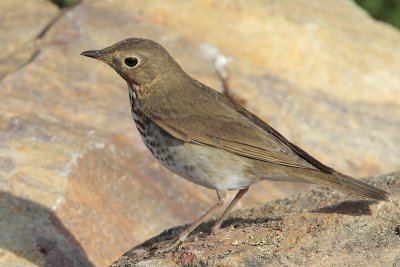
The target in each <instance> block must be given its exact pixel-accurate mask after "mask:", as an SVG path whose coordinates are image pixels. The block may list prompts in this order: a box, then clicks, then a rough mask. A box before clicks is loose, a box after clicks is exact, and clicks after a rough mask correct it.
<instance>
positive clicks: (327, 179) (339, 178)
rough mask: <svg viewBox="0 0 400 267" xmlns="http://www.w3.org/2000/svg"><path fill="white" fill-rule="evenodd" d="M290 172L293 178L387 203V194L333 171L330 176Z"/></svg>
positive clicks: (315, 171)
mask: <svg viewBox="0 0 400 267" xmlns="http://www.w3.org/2000/svg"><path fill="white" fill-rule="evenodd" d="M291 172H293V174H294V175H295V176H297V177H299V178H302V179H304V180H306V181H309V182H312V183H316V184H321V185H327V186H331V187H333V188H336V189H339V190H342V191H346V192H349V193H353V194H355V195H358V196H362V197H367V198H372V199H376V200H384V201H389V193H388V192H386V191H384V190H382V189H379V188H377V187H374V186H372V185H369V184H367V183H365V182H362V181H360V180H357V179H354V178H353V177H350V176H348V175H345V174H342V173H340V172H337V171H334V170H333V172H332V174H329V173H324V172H321V171H317V170H307V171H305V170H304V169H295V168H293V169H292V170H291Z"/></svg>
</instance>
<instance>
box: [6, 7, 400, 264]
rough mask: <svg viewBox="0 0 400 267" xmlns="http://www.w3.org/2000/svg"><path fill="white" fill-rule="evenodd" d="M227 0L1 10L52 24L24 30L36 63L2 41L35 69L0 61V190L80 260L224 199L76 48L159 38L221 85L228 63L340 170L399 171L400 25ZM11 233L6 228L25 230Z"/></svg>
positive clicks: (103, 257) (235, 78)
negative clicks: (157, 143)
mask: <svg viewBox="0 0 400 267" xmlns="http://www.w3.org/2000/svg"><path fill="white" fill-rule="evenodd" d="M44 2H46V1H44ZM2 3H3V2H2ZM24 3H25V2H24ZM32 3H38V2H37V1H32ZM222 3H223V2H221V3H220V2H215V1H197V2H196V1H192V2H190V1H168V3H167V2H164V1H122V0H120V1H86V2H83V3H81V4H79V5H77V6H75V7H73V8H72V9H71V10H69V11H67V12H65V13H64V14H63V15H62V16H61V17H59V19H58V20H57V21H55V20H52V19H51V16H50V15H43V14H53V16H54V17H53V18H58V13H57V12H56V11H54V7H53V6H49V7H43V9H46V10H42V11H40V12H43V13H38V14H39V15H35V10H36V9H34V8H33V7H32V8H29V7H28V8H26V9H24V8H25V6H24V5H22V3H20V2H18V1H12V4H13V5H14V7H12V8H9V9H1V11H0V12H3V10H14V9H15V10H17V9H18V10H19V11H20V12H22V11H21V10H23V11H24V12H27V14H32V16H33V17H35V16H40V17H41V20H40V21H41V22H40V23H36V24H35V23H27V24H32V25H33V26H32V27H37V28H35V29H36V30H35V31H32V34H28V35H25V36H24V35H23V33H21V36H22V37H23V38H26V39H24V42H25V40H27V42H28V41H29V40H32V41H33V42H34V46H33V47H34V49H33V50H32V51H38V53H37V54H35V55H36V56H35V57H34V58H33V59H32V60H28V61H26V58H28V59H29V58H31V56H32V53H31V52H30V51H31V50H29V49H27V48H25V47H24V46H23V44H22V43H24V42H18V41H11V39H12V38H14V37H12V36H13V35H12V34H11V33H7V32H5V33H4V34H3V35H2V36H1V38H4V40H10V44H12V47H13V48H12V49H11V50H9V51H8V50H7V51H8V52H7V54H10V53H11V54H13V55H14V56H16V57H19V56H21V57H22V58H24V60H21V61H18V62H23V63H24V64H22V65H21V64H20V63H18V64H17V65H15V66H18V67H17V68H15V66H14V65H13V66H14V67H12V68H10V67H9V65H6V64H2V65H1V68H3V67H4V66H6V68H5V69H6V72H4V73H6V74H7V76H5V77H3V79H2V80H1V81H0V106H1V107H2V112H1V114H0V148H1V149H0V190H2V191H5V192H7V194H8V193H9V194H11V195H12V196H14V197H16V198H18V199H20V198H21V199H26V200H27V201H30V202H34V203H36V204H37V206H34V207H37V208H38V207H43V208H44V209H47V210H46V212H47V211H48V213H49V214H52V215H51V216H55V218H58V220H59V221H60V223H61V224H62V229H65V230H67V235H65V236H73V237H74V239H75V240H76V241H77V242H76V243H75V242H72V241H69V240H70V239H68V237H66V238H65V240H66V241H65V244H67V243H68V244H70V245H69V246H71V247H74V246H75V245H76V244H79V246H75V248H74V250H72V248H71V250H68V249H64V248H63V249H62V250H61V251H71V253H72V252H73V253H76V255H77V256H76V258H77V259H78V258H80V257H83V256H82V255H85V253H84V252H82V250H83V251H85V252H86V254H87V257H88V259H86V260H87V261H89V260H90V261H91V262H93V263H94V264H95V265H107V264H110V263H111V262H112V261H113V260H115V258H117V257H118V256H119V255H121V254H122V253H123V252H124V251H127V250H128V249H129V248H130V247H132V246H133V245H134V244H138V243H139V242H142V241H143V240H146V239H148V238H149V237H150V236H152V235H154V234H156V233H158V232H160V231H162V230H163V229H165V228H168V227H172V226H174V225H179V224H181V223H183V222H191V221H192V220H193V219H194V218H196V217H197V216H199V215H201V214H202V213H203V212H204V210H206V209H207V208H209V206H211V205H212V204H213V203H214V201H215V195H214V192H211V191H209V190H206V189H203V188H200V187H198V186H195V185H192V184H190V183H188V182H186V181H184V180H183V179H179V178H177V177H174V176H173V175H172V174H170V173H169V172H167V171H165V170H164V169H162V168H161V167H160V165H159V164H157V163H156V162H155V161H154V160H153V159H152V158H151V156H150V154H149V153H148V152H147V151H146V149H145V147H144V145H142V143H141V141H140V138H139V136H138V134H137V131H136V129H135V128H134V125H133V122H132V120H131V115H130V113H129V107H128V99H127V92H126V88H125V87H126V85H125V84H124V82H123V81H122V79H120V78H119V77H118V76H117V75H116V74H115V73H114V72H113V71H112V70H111V69H110V68H109V67H107V66H105V65H102V64H99V63H96V62H93V61H90V60H88V59H86V58H83V57H81V56H79V53H80V52H82V51H83V50H87V49H97V48H102V47H105V46H107V45H109V44H111V43H114V42H116V41H119V40H121V39H123V38H127V37H131V36H141V37H147V38H151V39H154V40H156V41H158V42H160V43H162V44H163V45H164V46H165V47H166V48H167V49H168V50H169V51H170V52H171V54H172V55H173V56H174V57H175V58H176V59H177V60H178V62H179V63H181V65H182V67H183V68H184V69H185V70H186V71H187V72H188V73H190V74H191V75H193V76H194V77H196V78H198V79H200V80H201V81H203V82H205V83H206V84H208V85H210V86H212V87H214V88H216V89H219V90H220V89H221V81H220V80H219V79H218V76H217V75H216V73H215V66H214V65H215V64H214V63H215V60H216V59H219V60H223V59H224V58H225V59H226V58H231V61H230V62H229V63H228V65H227V66H226V68H227V69H228V71H229V73H230V76H229V83H230V85H231V87H232V93H233V94H234V96H237V97H239V98H242V99H244V100H245V105H246V107H247V108H249V109H250V110H252V111H254V112H255V113H257V114H259V115H260V117H262V118H264V119H265V120H267V121H269V122H270V123H271V124H272V125H273V126H274V127H275V128H277V129H278V130H279V131H281V132H282V133H284V134H285V135H286V136H288V137H289V138H290V139H291V140H293V141H294V142H295V143H297V144H298V145H300V146H301V147H303V148H305V149H306V150H308V151H309V152H311V153H312V154H313V155H315V156H316V157H318V158H320V159H321V160H323V161H325V162H326V163H328V164H330V165H332V166H333V167H336V168H337V169H339V170H340V171H343V172H347V173H349V174H352V175H356V176H359V175H372V174H375V173H378V172H386V171H390V170H393V169H399V167H400V162H399V161H398V158H399V153H400V152H399V151H400V149H399V148H400V147H399V146H400V136H399V135H398V132H399V130H400V121H399V118H400V114H399V113H400V110H399V108H398V107H399V99H400V89H399V88H400V82H399V79H400V78H399V76H398V75H397V74H398V69H400V68H399V64H400V63H399V62H400V61H399V60H398V59H399V53H400V52H399V50H398V46H399V45H400V35H399V33H398V32H395V31H394V30H393V29H391V28H390V27H388V26H386V25H383V24H381V23H377V22H375V21H373V20H371V19H370V18H369V17H367V16H366V15H365V14H364V13H363V12H362V11H360V10H359V9H358V8H356V7H355V6H354V5H353V4H351V2H348V1H344V0H340V1H339V0H338V1H335V3H331V2H329V1H317V0H315V1H306V0H302V1H300V0H298V1H296V2H294V1H257V2H256V1H255V2H254V3H253V4H252V5H251V6H250V5H248V4H246V2H245V1H235V2H229V3H226V6H225V5H222ZM47 4H48V3H47V2H46V5H47ZM176 10H181V11H180V12H176ZM29 12H31V13H29ZM204 14H207V15H206V16H205V15H204ZM4 17H6V16H3V18H4ZM17 19H19V17H12V18H10V20H11V22H9V24H7V25H14V24H13V23H12V21H15V20H17ZM222 20H224V21H229V22H230V23H221V21H222ZM52 21H55V22H54V24H51V27H50V28H48V30H45V31H43V30H44V29H45V28H46V25H49V24H48V23H51V22H52ZM15 23H16V22H15ZM19 23H22V22H19ZM2 25H6V24H2ZM15 25H18V24H15ZM182 25H184V27H182ZM360 25H367V26H366V27H367V29H365V28H360ZM40 27H42V29H40ZM40 32H44V34H42V35H40V38H36V39H35V36H37V35H38V33H40ZM13 34H14V33H13ZM8 35H11V37H7V36H8ZM22 37H18V38H22ZM18 38H16V39H17V40H18ZM371 40H372V41H373V42H372V41H371ZM3 44H4V42H3ZM13 51H23V52H24V53H25V52H26V53H27V55H28V56H27V57H24V56H23V53H22V52H21V53H19V52H18V53H17V52H15V53H12V52H13ZM3 62H7V61H6V60H5V61H4V60H2V63H3ZM10 70H14V71H10ZM0 72H1V73H3V72H2V70H0ZM0 76H1V75H0ZM382 80H384V82H382ZM382 86H385V87H384V90H383V89H381V87H382ZM382 129H384V130H382ZM338 144H340V145H338ZM303 188H304V187H303ZM297 190H299V185H298V184H274V183H269V182H266V183H260V184H258V185H256V186H254V187H253V188H251V190H250V192H249V194H248V196H247V198H246V199H244V201H243V202H241V203H239V204H240V205H242V207H243V206H246V205H247V206H248V205H250V204H254V203H260V202H265V201H267V200H269V199H273V198H276V197H282V196H284V195H285V194H287V193H290V192H294V191H297ZM240 205H239V207H240ZM37 208H32V209H28V210H27V212H28V213H29V212H30V213H32V214H35V212H36V209H37ZM2 214H3V213H0V217H2ZM39 214H42V213H39ZM32 216H33V215H32ZM49 216H50V215H49ZM12 218H13V221H15V222H17V221H18V222H21V223H26V220H24V219H23V218H22V217H21V218H20V217H18V216H17V215H16V216H14V217H12ZM10 223H11V222H10ZM41 223H42V221H40V220H39V219H38V220H34V221H33V224H39V225H40V224H41ZM43 223H44V224H46V223H45V222H43ZM21 227H22V228H23V226H22V225H21ZM31 227H33V226H31ZM7 229H9V230H8V231H9V232H8V235H7V236H11V237H13V236H18V233H19V232H18V231H17V232H13V229H14V228H12V227H11V228H7ZM27 229H28V228H27ZM29 229H31V228H29ZM54 231H56V230H54ZM57 231H58V230H57ZM61 232H65V231H64V230H63V231H61ZM61 232H60V233H61ZM60 235H62V234H60ZM60 238H61V237H60ZM55 239H56V237H55ZM16 240H18V239H16ZM29 240H34V239H29ZM0 242H1V243H3V244H8V243H7V242H3V241H0ZM63 242H64V241H63ZM18 244H19V246H17V247H18V251H19V252H18V253H17V254H15V252H13V251H16V250H17V249H11V248H9V247H7V246H8V245H5V246H4V247H1V253H3V254H4V253H6V252H5V251H10V252H12V253H14V254H15V255H20V257H21V258H24V255H31V254H32V255H39V256H37V257H39V258H40V261H32V260H30V259H31V258H32V257H31V256H26V257H25V259H27V261H31V262H33V264H37V265H40V262H46V261H50V260H49V259H48V258H47V256H46V255H43V254H40V253H38V250H37V247H36V245H35V244H34V242H33V241H32V242H31V241H29V242H28V241H26V242H21V243H18ZM63 246H64V245H63ZM65 246H67V245H65ZM29 251H31V252H29ZM77 251H78V252H79V253H78V252H77ZM30 253H31V254H30ZM73 253H72V254H73ZM14 254H13V255H14ZM72 254H71V255H72ZM74 255H75V254H74ZM7 257H8V256H7ZM35 257H36V256H35Z"/></svg>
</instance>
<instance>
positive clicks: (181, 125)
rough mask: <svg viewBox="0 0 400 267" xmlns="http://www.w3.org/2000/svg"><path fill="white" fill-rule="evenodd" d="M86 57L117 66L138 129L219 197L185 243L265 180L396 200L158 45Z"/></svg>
mask: <svg viewBox="0 0 400 267" xmlns="http://www.w3.org/2000/svg"><path fill="white" fill-rule="evenodd" d="M82 55H84V56H88V57H92V58H96V59H99V60H102V61H104V62H106V63H107V64H109V65H110V66H111V67H112V68H113V69H114V70H115V71H116V72H117V73H118V74H119V75H120V76H121V77H122V78H124V79H125V81H126V82H127V84H128V87H129V96H130V103H131V109H132V115H133V117H134V120H135V123H136V126H137V128H138V130H139V132H140V134H141V136H142V138H143V141H144V142H145V144H146V145H147V147H148V148H149V149H150V151H151V152H152V154H153V155H154V156H155V157H156V158H157V159H158V160H159V161H160V162H161V163H162V164H163V165H164V166H165V167H167V168H168V169H169V170H171V171H173V172H174V173H176V174H178V175H180V176H182V177H183V178H185V179H187V180H189V181H192V182H194V183H197V184H200V185H203V186H205V187H208V188H211V189H214V190H216V191H217V195H218V203H217V204H216V205H215V206H214V207H213V208H211V209H210V210H209V211H208V212H207V213H206V214H205V215H203V216H202V218H200V219H199V220H197V221H196V222H195V223H194V224H193V225H192V226H190V227H189V228H188V229H186V230H185V231H184V232H183V233H182V234H181V235H180V236H179V238H178V240H177V242H175V243H174V244H173V245H176V244H178V243H179V242H180V241H182V240H183V239H185V238H186V236H187V235H188V234H189V233H190V232H191V231H192V230H193V229H194V228H195V227H197V226H198V225H199V224H200V223H201V222H202V221H204V220H205V219H206V218H208V217H209V216H210V215H211V214H213V213H214V212H215V211H216V210H217V209H218V208H219V207H221V206H222V205H223V203H224V201H225V198H226V192H227V191H229V190H239V193H238V194H237V195H236V197H235V198H234V200H233V201H232V203H231V204H230V205H229V206H228V208H227V210H226V211H225V212H224V213H223V214H222V215H221V217H220V218H219V220H218V221H217V222H216V223H215V224H214V226H213V230H216V229H218V227H219V225H220V224H221V222H222V220H223V218H224V217H225V215H226V213H227V212H228V211H229V210H230V209H231V208H232V207H233V206H234V205H235V204H236V203H237V201H238V200H239V199H240V198H241V197H242V196H243V195H244V194H245V193H246V192H247V189H248V187H249V186H250V185H251V184H252V183H255V182H257V181H260V180H262V179H271V180H297V181H303V182H312V183H316V184H322V185H328V186H331V187H333V188H337V189H339V190H343V191H346V192H350V193H353V194H356V195H359V196H363V197H368V198H372V199H376V200H388V197H389V194H388V193H387V192H385V191H383V190H381V189H379V188H376V187H373V186H371V185H368V184H366V183H364V182H361V181H359V180H356V179H354V178H352V177H350V176H347V175H345V174H342V173H339V172H337V171H335V170H334V169H332V168H330V167H328V166H326V165H324V164H322V163H321V162H319V161H318V160H316V159H315V158H313V157H312V156H310V155H309V154H308V153H306V152H305V151H304V150H302V149H301V148H299V147H297V146H296V145H294V144H292V143H291V142H289V141H288V140H287V139H286V138H285V137H283V136H282V135H281V134H280V133H278V132H277V131H276V130H274V129H273V128H272V127H271V126H269V125H268V124H267V123H265V122H264V121H262V120H261V119H260V118H258V117H257V116H256V115H254V114H252V113H251V112H249V111H247V110H246V109H245V108H243V107H241V106H240V105H238V104H235V103H233V102H231V101H230V100H229V99H228V98H226V97H225V96H224V95H223V94H220V93H218V92H217V91H215V90H213V89H211V88H209V87H208V86H206V85H204V84H202V83H200V82H199V81H197V80H195V79H193V78H192V77H190V76H189V75H188V74H186V73H185V72H184V71H183V70H182V68H181V67H180V66H179V65H178V63H176V61H175V60H174V59H173V58H172V57H171V56H170V55H169V54H168V52H167V51H166V50H165V49H164V48H163V47H162V46H160V45H159V44H157V43H156V42H153V41H151V40H147V39H139V38H131V39H126V40H123V41H121V42H119V43H117V44H115V45H113V46H110V47H107V48H105V49H103V50H92V51H86V52H83V53H82Z"/></svg>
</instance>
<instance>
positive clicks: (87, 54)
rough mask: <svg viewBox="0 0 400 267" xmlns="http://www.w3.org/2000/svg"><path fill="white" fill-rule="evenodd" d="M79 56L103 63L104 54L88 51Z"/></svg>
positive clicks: (99, 51) (97, 51)
mask: <svg viewBox="0 0 400 267" xmlns="http://www.w3.org/2000/svg"><path fill="white" fill-rule="evenodd" d="M81 55H82V56H85V57H91V58H94V59H98V60H101V61H105V58H104V54H103V53H102V52H101V50H88V51H84V52H82V53H81Z"/></svg>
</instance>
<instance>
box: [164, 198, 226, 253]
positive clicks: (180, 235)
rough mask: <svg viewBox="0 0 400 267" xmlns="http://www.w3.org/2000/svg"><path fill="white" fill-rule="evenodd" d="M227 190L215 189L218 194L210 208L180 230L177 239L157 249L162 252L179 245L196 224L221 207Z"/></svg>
mask: <svg viewBox="0 0 400 267" xmlns="http://www.w3.org/2000/svg"><path fill="white" fill-rule="evenodd" d="M228 193H229V192H228V191H225V190H221V191H220V190H217V196H218V202H217V203H216V204H215V205H214V206H212V208H211V209H209V210H208V211H207V212H206V213H204V214H203V215H202V216H201V217H200V218H199V219H197V220H196V221H195V222H194V223H192V224H191V225H190V226H189V227H188V228H186V229H185V230H184V231H183V232H181V233H180V234H179V235H178V237H177V239H176V240H175V241H174V242H173V243H172V244H171V245H170V246H168V247H167V248H164V249H162V250H159V251H158V252H164V251H167V250H170V249H173V248H174V247H176V246H177V245H179V243H181V242H182V241H184V240H185V239H186V237H187V236H188V235H189V234H190V233H191V232H192V231H193V230H194V229H196V228H197V226H199V225H200V224H201V223H202V222H204V221H205V220H207V219H208V218H209V217H210V216H211V215H213V214H214V213H215V212H216V211H218V209H219V208H221V207H222V206H223V205H224V204H225V202H226V199H227V198H228Z"/></svg>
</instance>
